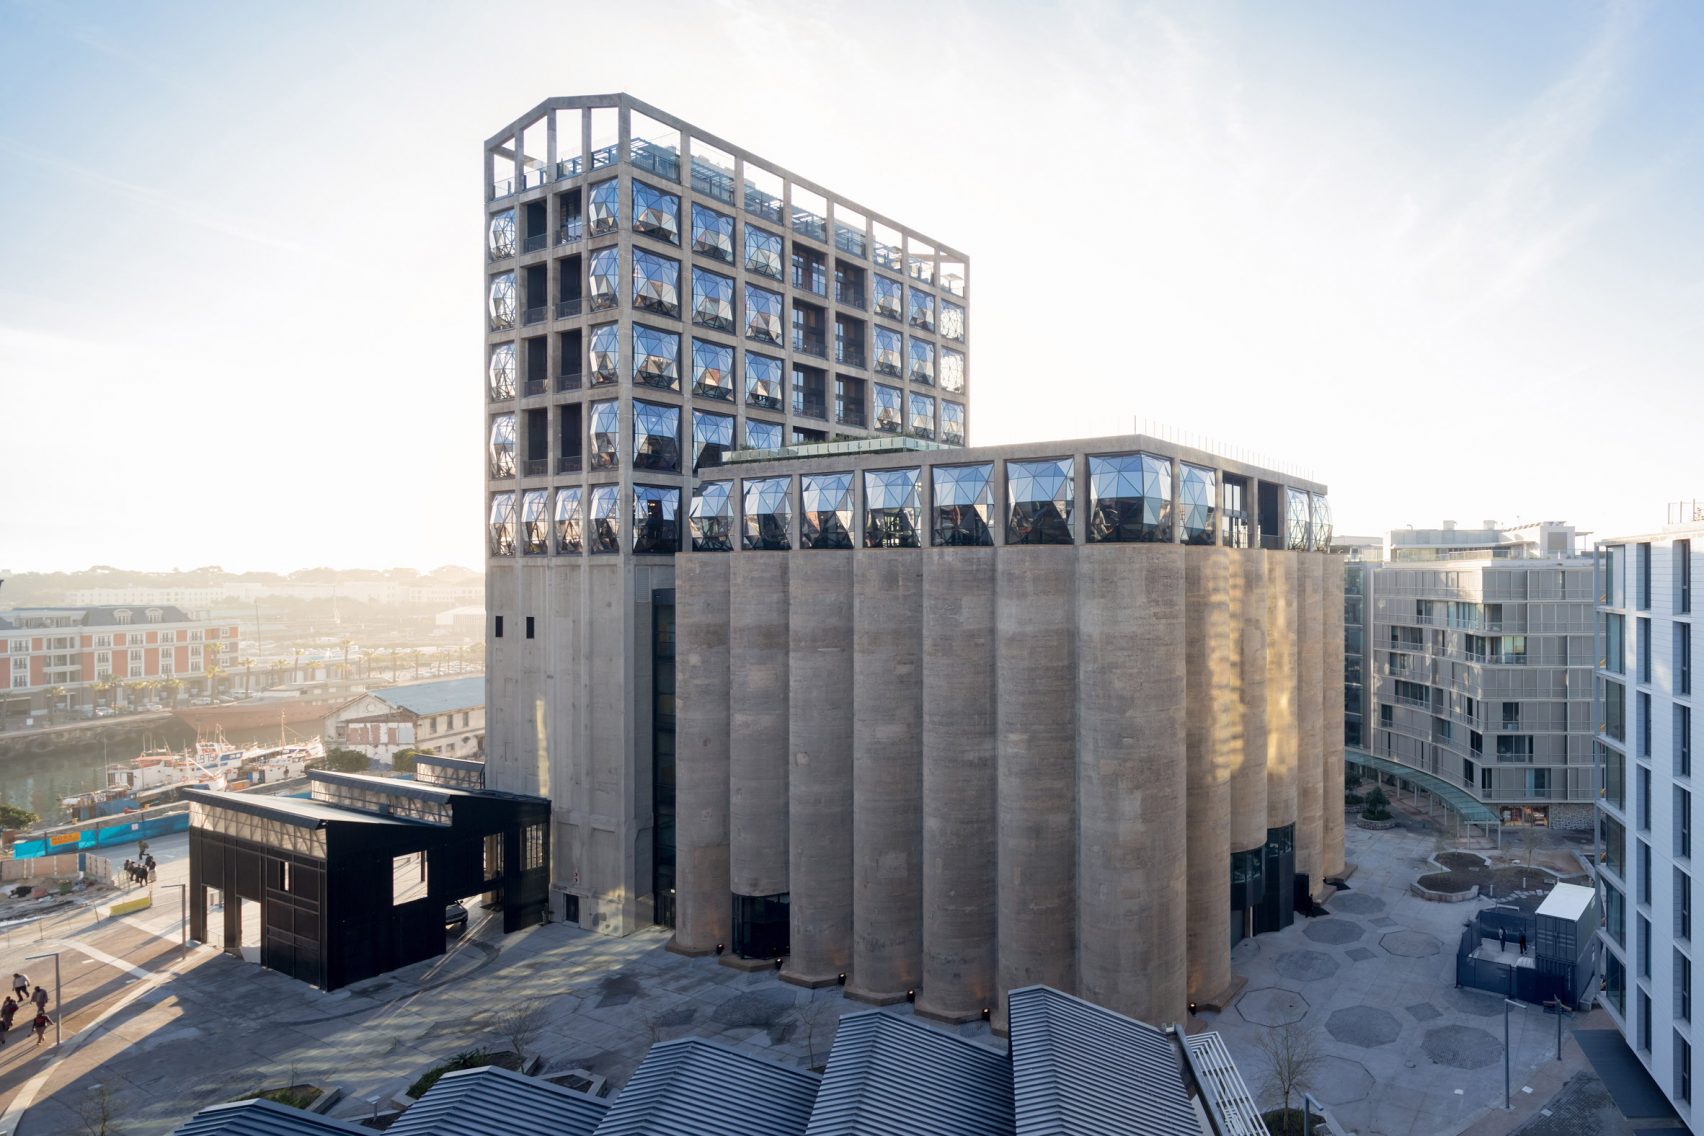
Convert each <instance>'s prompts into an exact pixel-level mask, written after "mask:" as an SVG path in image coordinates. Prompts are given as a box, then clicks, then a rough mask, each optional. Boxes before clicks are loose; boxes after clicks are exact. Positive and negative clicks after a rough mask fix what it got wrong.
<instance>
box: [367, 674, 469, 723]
mask: <svg viewBox="0 0 1704 1136" xmlns="http://www.w3.org/2000/svg"><path fill="white" fill-rule="evenodd" d="M369 693H371V694H372V695H374V696H375V697H377V698H382V699H384V700H385V701H386V702H388V703H390V704H391V705H392V706H398V707H401V708H402V709H404V710H411V711H413V712H414V713H416V714H442V713H444V711H446V710H471V709H472V708H473V707H475V706H484V705H485V676H484V675H473V676H472V677H464V678H441V679H435V680H433V681H432V682H410V683H406V684H404V685H402V686H385V687H380V688H379V689H378V690H374V691H370V692H369Z"/></svg>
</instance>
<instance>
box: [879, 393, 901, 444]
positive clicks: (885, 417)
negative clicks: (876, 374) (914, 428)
mask: <svg viewBox="0 0 1704 1136" xmlns="http://www.w3.org/2000/svg"><path fill="white" fill-rule="evenodd" d="M899 400H900V392H899V388H897V387H889V386H883V385H882V384H881V383H877V384H876V423H875V425H876V429H878V430H882V431H885V432H887V433H889V434H898V433H901V432H902V431H903V430H904V429H905V418H904V412H903V411H902V410H901V409H900V405H899Z"/></svg>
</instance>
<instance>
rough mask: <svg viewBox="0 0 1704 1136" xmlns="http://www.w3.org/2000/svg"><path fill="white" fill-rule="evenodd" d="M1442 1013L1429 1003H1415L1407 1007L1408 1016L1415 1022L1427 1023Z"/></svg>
mask: <svg viewBox="0 0 1704 1136" xmlns="http://www.w3.org/2000/svg"><path fill="white" fill-rule="evenodd" d="M1442 1012H1443V1011H1441V1010H1439V1009H1438V1007H1436V1006H1434V1005H1432V1003H1430V1002H1416V1003H1414V1005H1412V1006H1410V1007H1408V1016H1409V1017H1411V1018H1413V1019H1414V1020H1415V1021H1417V1022H1429V1021H1431V1020H1432V1019H1433V1018H1435V1017H1437V1016H1438V1015H1439V1014H1440V1013H1442Z"/></svg>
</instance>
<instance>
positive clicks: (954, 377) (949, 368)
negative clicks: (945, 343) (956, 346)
mask: <svg viewBox="0 0 1704 1136" xmlns="http://www.w3.org/2000/svg"><path fill="white" fill-rule="evenodd" d="M913 342H915V341H913ZM941 389H942V390H944V391H952V392H953V393H954V394H957V393H959V392H961V391H963V390H964V352H963V351H954V350H953V349H952V348H951V347H943V348H941Z"/></svg>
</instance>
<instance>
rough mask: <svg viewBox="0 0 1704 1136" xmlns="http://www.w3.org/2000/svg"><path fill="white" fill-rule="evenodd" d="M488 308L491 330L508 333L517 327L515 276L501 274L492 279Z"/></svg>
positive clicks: (509, 273) (507, 273)
mask: <svg viewBox="0 0 1704 1136" xmlns="http://www.w3.org/2000/svg"><path fill="white" fill-rule="evenodd" d="M486 307H487V309H488V311H489V312H490V314H491V330H492V331H507V330H508V329H509V328H511V327H514V326H515V274H514V273H513V272H500V273H498V274H497V275H496V276H493V277H492V278H491V291H490V295H489V296H488V298H487V304H486Z"/></svg>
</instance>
